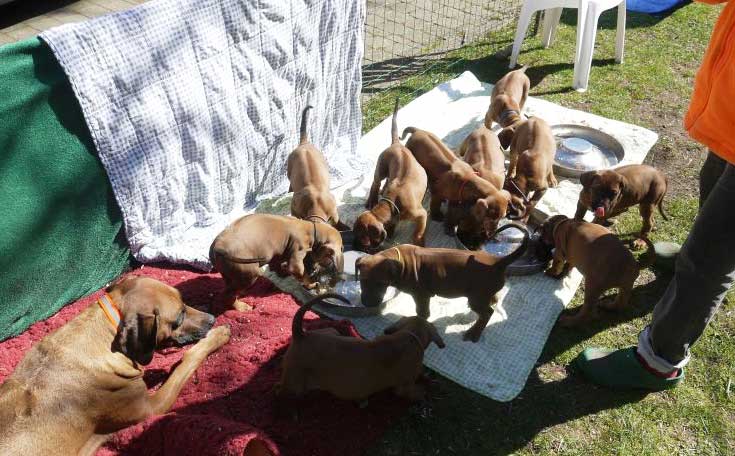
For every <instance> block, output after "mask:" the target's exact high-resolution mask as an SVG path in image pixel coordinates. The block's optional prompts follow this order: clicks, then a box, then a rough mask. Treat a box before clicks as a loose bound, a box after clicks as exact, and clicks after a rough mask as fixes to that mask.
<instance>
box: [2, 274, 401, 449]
mask: <svg viewBox="0 0 735 456" xmlns="http://www.w3.org/2000/svg"><path fill="white" fill-rule="evenodd" d="M130 274H132V275H145V276H148V277H152V278H155V279H158V280H160V281H162V282H165V283H167V284H169V285H172V286H174V287H176V288H178V289H179V290H180V291H181V294H182V296H183V298H184V301H185V302H186V303H187V304H189V305H191V306H193V307H197V308H199V309H201V310H206V311H208V312H211V313H213V314H214V315H216V316H217V323H216V325H229V326H230V328H231V331H232V336H231V338H230V342H229V343H228V344H226V345H225V346H224V347H222V348H221V349H220V350H219V351H217V352H215V353H213V354H212V355H210V356H209V358H207V360H206V361H205V362H204V363H203V364H202V365H201V367H200V368H199V369H198V370H197V372H196V373H195V374H194V376H193V377H192V378H191V380H190V381H189V382H188V383H187V385H186V386H185V387H184V389H183V390H182V391H181V394H180V395H179V398H178V399H177V401H176V403H175V404H174V406H173V408H172V409H171V411H170V412H169V413H168V414H166V415H163V416H158V417H153V418H150V419H148V420H147V421H145V422H144V423H141V424H138V425H136V426H132V427H129V428H127V429H124V430H122V431H120V432H118V433H117V434H115V435H114V436H113V437H111V438H110V440H109V441H108V442H107V444H106V445H105V446H104V447H103V448H101V449H100V451H99V452H98V453H97V454H98V456H108V455H133V454H136V455H137V454H145V455H235V454H239V455H241V454H243V450H244V449H245V448H246V445H248V442H250V441H251V440H252V439H253V438H256V437H257V438H259V439H261V441H262V442H263V443H264V444H265V447H266V448H268V449H269V450H270V451H271V452H273V453H274V454H277V455H304V456H306V455H352V454H362V453H363V452H364V451H365V450H366V449H367V448H369V447H370V446H371V445H372V443H373V442H375V440H376V439H377V438H378V437H379V436H380V435H381V434H382V433H383V431H384V430H385V429H386V428H387V426H388V425H389V424H390V422H391V421H392V420H393V419H395V418H397V417H398V416H399V415H401V414H402V412H403V411H405V409H406V407H407V406H408V404H407V403H406V402H405V401H402V400H399V399H397V398H396V397H395V396H393V395H392V394H391V393H387V392H386V393H382V394H379V395H376V396H373V397H371V398H370V400H369V403H368V406H367V407H363V408H361V407H360V405H359V404H355V403H351V402H345V401H340V400H337V399H335V398H333V397H331V396H330V395H328V394H326V393H321V392H314V393H309V394H308V395H306V396H305V397H304V398H302V399H299V400H298V401H292V402H288V403H281V404H280V405H278V404H277V403H276V402H275V400H274V395H273V393H272V388H273V386H274V385H275V383H276V382H277V381H278V379H279V378H280V374H281V369H280V361H281V358H282V355H283V353H284V352H285V350H286V348H287V347H288V344H289V342H290V338H291V320H292V318H293V315H294V313H295V312H296V309H298V304H297V303H296V302H295V301H294V299H293V298H292V297H291V296H290V295H288V294H285V293H282V292H280V291H278V290H277V289H275V288H274V287H273V285H272V284H271V283H270V282H269V281H267V280H265V279H260V280H259V281H258V283H256V285H255V286H254V287H253V289H252V290H251V292H250V293H249V294H248V296H245V297H244V298H242V300H243V301H245V302H247V303H248V304H250V305H251V306H253V310H252V311H249V312H237V311H234V310H228V311H224V310H225V309H223V303H222V302H221V301H220V300H219V297H220V296H221V295H222V291H223V282H222V280H221V278H220V276H219V275H218V274H201V273H196V272H192V271H188V270H182V269H171V268H168V269H167V268H159V267H150V266H144V267H143V268H140V269H137V270H135V271H133V272H131V273H130ZM100 295H101V291H99V292H97V293H95V294H93V295H90V296H87V297H86V298H83V299H81V300H79V301H77V302H75V303H73V304H70V305H68V306H66V307H64V308H63V309H61V310H60V311H59V312H58V313H57V314H55V315H54V316H52V317H50V318H49V319H47V320H45V321H41V322H38V323H36V324H34V325H33V326H31V327H30V328H29V329H28V330H27V331H26V332H24V333H23V334H21V335H19V336H18V337H15V338H13V339H9V340H6V341H4V342H2V343H0V382H2V381H4V380H5V378H7V377H8V376H9V375H10V373H11V372H12V371H13V369H14V368H15V366H16V365H17V364H18V362H20V360H21V359H22V357H23V355H24V354H25V352H26V351H27V350H28V349H29V348H30V347H31V346H32V344H33V343H35V342H37V341H38V340H40V339H41V338H43V337H44V336H45V335H46V334H48V333H49V332H51V331H53V330H54V329H56V328H58V327H60V326H62V325H63V324H64V323H66V322H67V321H69V320H71V319H72V318H74V317H75V316H76V315H77V314H78V313H79V312H81V311H82V310H83V309H85V308H86V307H87V306H88V305H90V304H92V303H94V302H95V301H96V300H97V299H98V298H99V296H100ZM223 311H224V313H223ZM304 326H305V328H306V329H307V330H308V329H315V328H319V327H326V326H330V327H334V328H336V329H337V330H338V331H339V332H340V333H342V334H344V335H352V336H355V337H359V335H358V334H357V331H356V330H355V328H354V326H352V324H351V323H350V322H349V321H345V320H343V321H338V322H332V321H328V320H320V319H318V317H317V316H316V315H315V314H313V313H309V314H307V316H306V318H305V321H304ZM187 348H188V347H184V348H167V349H164V350H161V351H159V352H157V353H156V354H155V356H154V357H153V361H152V362H151V364H150V365H148V366H146V369H145V376H144V379H145V381H146V384H147V385H148V387H149V388H150V389H152V390H153V389H156V388H158V387H159V386H160V385H161V384H162V383H163V382H164V381H165V380H166V378H167V377H168V374H169V372H170V371H171V370H172V369H173V368H175V366H176V364H177V363H178V362H179V361H180V360H181V357H182V356H183V353H184V352H185V351H186V350H187Z"/></svg>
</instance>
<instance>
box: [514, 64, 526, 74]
mask: <svg viewBox="0 0 735 456" xmlns="http://www.w3.org/2000/svg"><path fill="white" fill-rule="evenodd" d="M527 69H528V65H523V66H522V67H520V68H518V70H516V71H520V72H521V73H523V74H526V70H527Z"/></svg>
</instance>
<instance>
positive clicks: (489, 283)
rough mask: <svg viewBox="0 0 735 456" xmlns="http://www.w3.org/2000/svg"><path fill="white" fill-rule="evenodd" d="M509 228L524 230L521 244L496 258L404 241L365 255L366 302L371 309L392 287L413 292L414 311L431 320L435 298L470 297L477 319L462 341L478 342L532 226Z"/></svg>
mask: <svg viewBox="0 0 735 456" xmlns="http://www.w3.org/2000/svg"><path fill="white" fill-rule="evenodd" d="M511 226H514V227H516V228H518V229H520V230H521V231H522V232H524V233H525V236H524V238H523V243H522V244H521V246H520V247H519V248H518V249H516V250H515V251H514V252H513V253H511V254H510V255H508V256H505V257H502V258H498V257H496V256H493V255H491V254H489V253H486V252H483V251H479V252H475V251H466V250H455V249H435V248H424V247H416V246H412V245H405V244H404V245H400V246H398V247H393V248H390V249H388V250H383V251H382V252H380V253H378V254H375V255H370V256H364V257H361V258H359V259H358V260H357V262H356V263H355V266H356V268H357V270H358V272H359V277H360V287H361V290H362V304H363V305H364V306H368V307H374V306H377V305H379V304H380V303H381V302H382V301H383V297H384V295H385V291H386V290H387V288H388V287H389V286H393V287H396V288H397V289H399V290H401V291H403V292H405V293H408V294H410V295H411V296H412V297H413V300H414V301H415V302H416V314H417V315H418V316H419V317H421V318H422V319H424V320H425V319H428V318H429V300H430V299H431V297H432V296H437V295H438V296H442V297H445V298H458V297H460V296H465V297H467V304H468V305H469V307H470V309H472V310H473V311H475V313H477V316H478V318H477V321H476V322H475V324H474V325H473V326H472V327H471V328H470V329H468V330H467V332H465V334H464V340H471V341H472V342H477V341H478V340H480V336H481V335H482V331H483V330H484V329H485V326H487V323H488V321H490V316H491V315H492V313H493V309H492V305H493V304H495V303H496V302H497V300H498V297H497V293H498V292H499V291H500V290H501V289H502V288H503V286H504V285H505V268H507V267H508V265H509V264H511V263H512V262H513V261H515V260H516V259H517V258H519V257H520V256H521V255H523V253H524V252H525V251H526V248H527V247H528V230H526V228H525V227H523V226H520V225H518V224H516V223H509V224H508V225H504V226H503V227H501V228H500V229H499V230H498V232H500V231H503V230H505V229H507V228H509V227H511Z"/></svg>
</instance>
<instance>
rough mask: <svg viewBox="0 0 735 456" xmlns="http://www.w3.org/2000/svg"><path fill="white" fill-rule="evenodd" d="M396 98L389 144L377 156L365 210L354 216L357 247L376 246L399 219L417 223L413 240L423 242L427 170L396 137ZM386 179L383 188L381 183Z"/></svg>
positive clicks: (415, 242) (388, 234)
mask: <svg viewBox="0 0 735 456" xmlns="http://www.w3.org/2000/svg"><path fill="white" fill-rule="evenodd" d="M397 115H398V100H397V99H396V106H395V108H394V109H393V123H392V125H391V145H390V147H388V148H387V149H385V150H384V151H383V152H381V154H380V157H378V164H377V165H376V166H375V176H374V177H373V185H372V186H371V187H370V194H369V195H368V199H367V203H366V207H368V208H369V209H370V210H369V211H365V212H363V213H362V214H360V216H359V217H357V220H356V221H355V226H354V228H353V231H354V233H355V241H356V242H357V245H356V247H358V248H360V249H362V250H375V249H377V248H378V246H379V245H380V244H382V243H383V241H384V240H385V239H386V238H387V237H392V236H393V231H394V230H395V228H396V226H397V225H398V222H399V221H400V220H412V221H413V222H414V223H415V225H416V227H415V228H414V231H413V243H414V244H416V245H424V233H425V231H426V221H427V214H426V209H424V207H423V206H422V205H421V203H422V201H423V199H424V194H425V193H426V171H424V168H422V167H421V165H419V162H417V161H416V159H415V158H414V156H413V155H412V154H411V151H410V150H408V149H406V148H405V147H404V146H403V144H401V142H400V141H399V139H398V124H397V119H396V117H397ZM383 179H385V185H384V186H383V190H382V191H380V184H381V183H382V181H383Z"/></svg>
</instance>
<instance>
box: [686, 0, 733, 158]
mask: <svg viewBox="0 0 735 456" xmlns="http://www.w3.org/2000/svg"><path fill="white" fill-rule="evenodd" d="M698 1H701V2H703V3H723V2H724V1H726V0H719V1H718V0H698ZM684 127H686V129H687V131H688V132H689V135H690V136H691V137H692V138H694V139H696V140H697V141H699V142H701V143H702V144H704V145H705V146H707V147H709V148H710V149H711V150H712V151H713V152H714V153H716V154H717V155H719V156H720V157H722V158H723V159H725V160H727V161H728V162H729V163H731V164H734V165H735V2H729V3H728V4H727V5H726V6H725V8H724V9H723V10H722V13H720V17H719V19H718V20H717V24H716V25H715V29H714V31H713V32H712V38H710V42H709V47H708V48H707V52H706V53H705V55H704V60H703V61H702V66H701V67H700V68H699V72H697V78H696V80H695V81H694V93H693V94H692V100H691V102H690V104H689V111H688V112H687V114H686V116H685V117H684Z"/></svg>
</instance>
